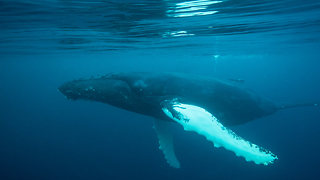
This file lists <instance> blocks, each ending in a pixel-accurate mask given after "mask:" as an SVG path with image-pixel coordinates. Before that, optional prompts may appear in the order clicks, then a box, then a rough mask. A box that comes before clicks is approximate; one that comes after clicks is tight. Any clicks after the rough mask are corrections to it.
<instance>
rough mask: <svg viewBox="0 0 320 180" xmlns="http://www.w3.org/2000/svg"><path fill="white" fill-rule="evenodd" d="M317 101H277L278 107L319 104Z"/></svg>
mask: <svg viewBox="0 0 320 180" xmlns="http://www.w3.org/2000/svg"><path fill="white" fill-rule="evenodd" d="M319 105H320V103H319V102H305V101H304V102H300V101H298V102H289V103H288V102H286V103H278V104H277V108H278V109H286V108H294V107H302V106H319Z"/></svg>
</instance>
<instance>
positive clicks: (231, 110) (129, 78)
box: [109, 72, 277, 126]
mask: <svg viewBox="0 0 320 180" xmlns="http://www.w3.org/2000/svg"><path fill="white" fill-rule="evenodd" d="M112 75H113V78H116V79H120V80H122V81H125V82H127V83H128V84H129V86H130V88H131V90H132V92H133V93H134V94H135V95H136V96H137V97H140V98H141V99H142V100H143V101H145V102H148V108H149V109H150V110H147V112H146V111H144V112H145V113H143V114H146V115H149V116H154V117H156V118H160V119H163V120H168V119H167V118H166V117H165V116H163V113H162V111H161V107H160V103H161V102H162V101H163V100H167V99H172V98H176V97H178V98H179V100H180V101H182V103H189V104H193V105H197V106H200V107H202V108H204V109H206V110H207V111H209V112H210V113H212V114H213V115H214V116H216V117H217V118H218V119H219V120H220V121H221V123H223V124H224V125H225V126H234V125H239V124H243V123H246V122H248V121H252V120H254V119H257V118H260V117H263V116H267V115H270V114H273V113H275V112H276V111H277V107H276V105H275V104H274V103H273V102H272V101H270V100H269V99H267V98H265V97H263V96H260V95H258V94H257V93H255V92H253V91H252V90H250V89H248V88H246V87H245V86H244V85H243V83H242V82H237V81H234V80H222V79H216V78H211V77H205V76H196V75H190V74H179V73H138V72H137V73H115V74H112ZM109 76H111V75H109ZM144 108H146V107H144ZM127 110H130V109H127ZM158 110H160V111H158ZM148 112H151V113H150V114H148Z"/></svg>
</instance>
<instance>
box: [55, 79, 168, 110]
mask: <svg viewBox="0 0 320 180" xmlns="http://www.w3.org/2000/svg"><path fill="white" fill-rule="evenodd" d="M127 81H128V80H126V79H124V78H122V77H121V76H117V75H114V74H111V75H106V76H101V77H92V78H89V79H78V80H73V81H69V82H66V83H64V84H62V85H61V86H60V87H59V88H58V90H59V91H60V92H61V93H62V94H64V95H65V97H66V98H67V99H68V100H72V101H75V100H88V101H97V102H102V103H107V104H109V105H111V106H115V107H118V108H122V109H126V110H129V111H133V112H136V113H140V114H144V115H150V114H151V113H153V114H155V111H160V110H161V108H160V107H159V108H158V106H160V103H159V105H158V104H157V103H154V102H151V101H148V100H146V98H145V97H142V96H141V94H139V92H140V91H137V90H136V89H137V85H132V84H130V82H129V81H128V82H129V83H128V82H127ZM158 109H159V110H158ZM158 113H159V112H157V113H156V114H158ZM161 113H162V112H161ZM159 114H160V113H159ZM162 114H163V113H162ZM161 116H162V115H161Z"/></svg>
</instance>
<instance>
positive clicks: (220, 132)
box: [162, 100, 278, 165]
mask: <svg viewBox="0 0 320 180" xmlns="http://www.w3.org/2000/svg"><path fill="white" fill-rule="evenodd" d="M162 110H163V111H164V113H165V114H166V115H167V116H168V117H170V118H171V119H173V120H174V121H176V122H177V123H179V124H181V125H182V126H183V128H184V130H186V131H194V132H197V133H198V134H200V135H203V136H204V137H206V138H207V140H209V141H211V142H213V144H214V146H215V147H221V146H222V147H224V148H225V149H227V150H230V151H233V152H234V153H235V154H236V155H237V156H242V157H244V158H245V159H246V161H253V162H254V163H256V164H264V165H268V164H270V163H273V161H274V160H276V159H278V158H277V156H275V155H274V154H273V153H271V152H270V151H268V150H265V149H263V148H261V147H259V146H257V145H255V144H253V143H251V142H249V141H246V140H244V139H243V138H241V137H239V136H237V135H236V134H235V133H234V132H233V131H231V130H230V129H228V128H226V127H224V126H223V125H222V124H221V123H220V122H219V120H218V119H217V118H216V117H214V116H213V115H212V114H211V113H209V112H208V111H206V110H205V109H203V108H200V107H198V106H194V105H188V104H181V103H180V102H178V101H177V100H173V101H165V103H164V104H163V108H162Z"/></svg>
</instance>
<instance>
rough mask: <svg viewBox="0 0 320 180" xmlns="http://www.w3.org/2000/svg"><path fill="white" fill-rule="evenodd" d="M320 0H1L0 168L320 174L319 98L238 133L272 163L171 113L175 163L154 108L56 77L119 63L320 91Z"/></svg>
mask: <svg viewBox="0 0 320 180" xmlns="http://www.w3.org/2000/svg"><path fill="white" fill-rule="evenodd" d="M319 57H320V2H319V1H317V0H307V1H299V0H283V1H273V0H222V1H213V0H193V1H186V0H184V1H183V0H121V1H120V0H111V1H89V0H79V1H70V0H43V1H40V0H39V1H36V0H30V1H19V0H4V1H0V179H1V180H11V179H12V180H14V179H48V180H51V179H139V180H143V179H167V180H171V179H204V180H206V179H246V180H248V179H320V164H319V161H320V155H319V149H320V143H319V142H320V131H319V127H320V122H319V120H320V109H319V107H300V108H293V109H284V110H281V111H278V112H277V113H275V114H274V115H271V116H267V117H263V118H260V119H257V120H255V121H252V122H249V123H247V124H244V125H240V126H235V127H231V129H232V130H233V131H234V132H236V133H237V134H238V135H240V136H242V137H243V138H245V139H247V140H249V141H250V142H253V143H256V144H258V145H260V146H262V147H265V148H267V149H269V150H271V151H272V152H273V153H274V154H276V155H277V156H278V158H279V159H278V160H277V161H275V162H274V164H270V165H268V166H264V165H256V164H254V163H253V162H246V161H245V160H244V158H242V157H237V156H235V155H234V153H233V152H230V151H227V150H225V149H224V148H215V147H214V146H213V144H212V143H211V142H209V141H207V140H206V139H205V138H204V137H202V136H200V135H198V134H196V133H192V132H186V131H184V130H183V128H182V127H180V125H178V124H173V125H172V126H173V127H172V128H173V130H174V132H173V135H174V145H175V151H176V156H177V158H178V159H179V161H180V164H181V168H180V169H174V168H171V167H170V166H169V165H168V164H167V163H166V160H165V159H164V155H163V153H162V152H161V151H160V150H159V144H158V139H157V136H156V133H155V132H154V130H153V121H152V118H151V117H146V116H142V115H139V114H135V113H132V112H128V111H125V110H121V109H118V108H115V107H112V106H109V105H106V104H102V103H97V102H89V101H75V102H73V101H68V100H67V99H66V98H65V97H64V96H63V95H62V94H61V93H60V92H58V87H59V86H60V85H61V84H62V83H64V82H66V81H69V80H73V79H78V78H81V77H90V76H95V75H104V74H106V73H109V72H130V71H148V72H163V71H169V72H181V73H189V74H198V75H205V76H211V77H216V78H225V79H239V78H240V79H244V80H245V85H246V86H248V87H249V88H251V89H253V90H254V91H256V92H258V93H259V94H261V95H263V96H266V97H268V98H270V99H271V100H273V101H274V102H291V101H292V102H295V101H314V102H319V101H320V93H319V92H320V58H319Z"/></svg>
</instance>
